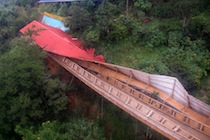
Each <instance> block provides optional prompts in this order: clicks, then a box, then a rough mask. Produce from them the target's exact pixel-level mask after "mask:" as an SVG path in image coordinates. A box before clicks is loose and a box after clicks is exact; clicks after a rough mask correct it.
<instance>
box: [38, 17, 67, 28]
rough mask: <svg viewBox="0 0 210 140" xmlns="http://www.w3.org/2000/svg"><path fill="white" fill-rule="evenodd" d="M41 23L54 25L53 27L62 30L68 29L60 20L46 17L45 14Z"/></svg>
mask: <svg viewBox="0 0 210 140" xmlns="http://www.w3.org/2000/svg"><path fill="white" fill-rule="evenodd" d="M42 23H44V24H47V25H49V26H52V27H55V28H59V29H61V30H62V31H64V32H65V31H68V30H69V28H67V27H65V26H64V23H63V22H62V21H60V20H58V19H55V18H51V17H48V16H46V15H44V16H43V18H42Z"/></svg>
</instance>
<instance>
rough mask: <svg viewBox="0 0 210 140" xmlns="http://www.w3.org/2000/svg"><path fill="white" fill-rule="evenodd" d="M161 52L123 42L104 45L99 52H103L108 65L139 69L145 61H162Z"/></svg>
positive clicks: (159, 49) (158, 49) (141, 45)
mask: <svg viewBox="0 0 210 140" xmlns="http://www.w3.org/2000/svg"><path fill="white" fill-rule="evenodd" d="M161 50H162V49H161V48H151V47H146V46H145V45H143V44H132V43H130V42H126V41H123V42H120V43H116V44H114V45H110V46H109V45H107V46H106V45H105V44H103V45H102V46H101V47H100V50H99V52H103V53H102V54H103V55H104V56H105V59H106V61H107V62H108V63H112V64H117V65H120V66H125V67H130V68H134V69H138V65H139V64H140V62H141V61H143V60H157V59H159V60H160V59H161V55H160V51H161Z"/></svg>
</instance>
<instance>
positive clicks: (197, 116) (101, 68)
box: [74, 60, 210, 125]
mask: <svg viewBox="0 0 210 140" xmlns="http://www.w3.org/2000/svg"><path fill="white" fill-rule="evenodd" d="M74 61H75V62H76V63H78V64H79V65H81V66H83V67H85V68H87V69H89V70H92V71H95V72H98V73H100V74H103V75H106V76H109V77H115V78H116V79H118V80H120V81H123V82H125V83H129V84H130V85H133V86H137V87H141V89H143V90H145V91H147V92H148V93H152V92H154V91H156V92H158V93H159V94H158V96H159V97H160V98H161V99H162V100H163V102H165V103H169V104H170V105H172V106H173V107H175V108H176V109H177V110H179V111H181V112H182V113H184V114H186V115H189V116H191V117H192V118H193V119H195V120H197V121H200V122H202V123H204V124H206V125H210V119H209V118H207V117H205V116H203V115H201V114H199V113H197V112H195V111H194V110H192V109H191V108H187V107H185V106H184V105H183V104H181V103H180V102H178V101H176V100H175V99H173V98H171V97H169V96H168V95H166V94H165V93H164V92H162V91H160V90H158V89H157V88H154V87H152V86H148V85H147V84H145V83H143V82H141V81H138V80H135V79H131V78H130V77H129V76H126V75H124V74H121V73H118V72H116V71H113V70H111V69H108V68H106V67H105V66H102V65H97V64H94V63H91V62H85V61H80V60H74Z"/></svg>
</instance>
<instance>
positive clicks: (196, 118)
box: [20, 21, 210, 140]
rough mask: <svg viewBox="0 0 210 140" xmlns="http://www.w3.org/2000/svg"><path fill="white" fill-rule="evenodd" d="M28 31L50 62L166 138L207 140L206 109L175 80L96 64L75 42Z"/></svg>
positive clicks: (35, 26)
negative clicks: (53, 62)
mask: <svg viewBox="0 0 210 140" xmlns="http://www.w3.org/2000/svg"><path fill="white" fill-rule="evenodd" d="M40 29H42V30H40ZM29 30H34V32H36V35H32V36H31V35H29V37H32V39H33V40H34V41H35V43H36V44H37V45H38V46H40V47H41V48H42V49H43V50H44V51H46V52H47V54H48V56H49V57H50V58H52V59H53V60H54V61H56V62H57V63H58V64H59V65H61V66H62V67H64V68H65V69H66V70H67V71H69V72H70V73H71V74H73V75H74V76H75V77H77V78H78V79H79V80H81V81H82V82H83V83H85V84H86V85H87V86H89V87H90V88H91V89H93V90H95V91H96V92H97V93H98V94H100V95H101V96H103V97H104V98H106V99H107V100H109V101H110V102H112V103H113V104H115V105H116V106H118V107H119V108H121V109H123V110H124V111H126V112H127V113H128V114H130V115H131V116H133V117H135V118H136V119H138V120H139V121H141V122H143V123H144V124H146V125H148V126H149V127H151V128H152V129H154V130H156V131H157V132H159V133H161V134H162V135H164V136H165V137H167V138H169V139H179V140H210V106H209V105H207V104H205V103H203V102H201V101H200V100H198V99H196V98H194V97H193V96H191V95H189V94H188V93H187V91H186V90H185V89H184V87H183V86H182V85H181V83H180V82H179V81H178V80H177V79H176V78H174V77H168V76H161V75H152V74H148V73H144V72H141V71H137V70H134V69H130V68H126V67H122V66H118V65H113V64H109V63H104V62H103V61H98V60H102V59H101V57H99V56H96V57H95V56H94V54H93V51H85V50H83V49H82V48H81V47H78V46H80V45H79V42H77V40H75V39H74V38H72V37H70V36H67V35H66V34H65V33H63V32H62V31H60V30H59V31H58V29H55V28H52V27H49V26H47V25H44V24H42V23H39V22H37V21H33V22H31V23H30V24H28V25H26V26H25V27H24V28H23V29H21V30H20V32H21V33H23V34H24V33H27V32H28V31H29ZM37 31H39V32H37ZM37 34H38V35H37ZM75 44H76V45H75ZM122 123H123V122H122Z"/></svg>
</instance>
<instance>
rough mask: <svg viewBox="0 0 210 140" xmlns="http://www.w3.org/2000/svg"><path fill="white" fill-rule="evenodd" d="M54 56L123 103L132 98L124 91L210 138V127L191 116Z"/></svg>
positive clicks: (63, 58) (120, 83)
mask: <svg viewBox="0 0 210 140" xmlns="http://www.w3.org/2000/svg"><path fill="white" fill-rule="evenodd" d="M52 56H53V57H55V58H56V59H58V60H60V61H61V62H62V63H65V64H66V65H67V66H68V67H69V68H71V69H73V70H74V71H75V72H77V73H78V74H79V75H81V76H83V77H85V78H86V80H88V81H89V82H91V83H92V84H94V85H96V86H100V88H103V90H105V91H106V92H107V93H112V92H113V94H114V95H116V96H117V97H120V98H121V99H122V101H123V102H126V103H128V102H129V99H128V98H130V97H127V96H124V95H122V94H121V91H123V92H125V93H127V94H128V95H130V96H131V97H133V98H135V99H137V100H139V101H141V102H143V103H145V104H147V105H149V106H151V107H153V108H155V109H157V110H159V111H161V112H163V113H164V114H167V115H169V116H170V117H172V118H174V119H176V120H178V121H179V122H181V123H184V124H186V125H188V126H190V127H192V128H194V129H196V130H198V131H200V132H202V133H204V134H206V135H209V136H210V127H209V126H207V125H205V124H203V123H201V122H198V121H196V120H194V119H192V118H190V117H189V116H187V115H185V114H183V113H181V112H179V111H177V110H175V109H173V108H171V107H169V106H167V105H165V104H163V103H161V102H159V101H157V100H155V99H153V98H151V97H149V96H147V95H145V94H143V93H141V92H139V91H137V90H136V89H134V88H132V87H130V86H128V85H126V84H124V83H122V82H120V81H118V80H116V79H114V78H108V79H104V81H105V82H104V81H102V80H100V79H99V78H97V77H96V76H94V75H93V74H91V73H89V72H87V71H85V70H84V69H83V68H82V67H80V66H79V65H77V64H76V63H74V62H72V61H71V60H70V59H68V58H65V57H61V56H57V55H52ZM108 83H110V84H111V85H113V86H114V87H117V88H119V89H121V91H119V90H116V89H113V87H112V86H111V85H109V84H108Z"/></svg>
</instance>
